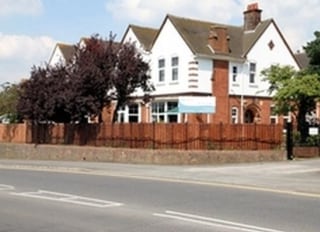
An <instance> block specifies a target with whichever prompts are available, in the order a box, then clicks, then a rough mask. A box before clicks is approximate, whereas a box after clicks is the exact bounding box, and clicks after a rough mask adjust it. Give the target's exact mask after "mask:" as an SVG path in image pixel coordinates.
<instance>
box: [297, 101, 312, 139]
mask: <svg viewBox="0 0 320 232" xmlns="http://www.w3.org/2000/svg"><path fill="white" fill-rule="evenodd" d="M307 112H308V109H307V107H306V104H304V102H301V104H300V107H299V112H298V119H297V121H298V131H299V132H300V142H301V143H305V142H306V140H307V138H308V136H309V125H308V123H307V121H306V114H307Z"/></svg>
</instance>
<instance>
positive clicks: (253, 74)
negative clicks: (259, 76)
mask: <svg viewBox="0 0 320 232" xmlns="http://www.w3.org/2000/svg"><path fill="white" fill-rule="evenodd" d="M256 69H257V65H256V63H250V65H249V82H250V84H253V83H255V78H256Z"/></svg>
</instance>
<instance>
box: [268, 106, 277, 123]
mask: <svg viewBox="0 0 320 232" xmlns="http://www.w3.org/2000/svg"><path fill="white" fill-rule="evenodd" d="M273 109H274V105H271V106H270V124H278V115H277V114H275V113H274V112H273V111H274V110H273Z"/></svg>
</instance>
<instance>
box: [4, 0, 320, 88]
mask: <svg viewBox="0 0 320 232" xmlns="http://www.w3.org/2000/svg"><path fill="white" fill-rule="evenodd" d="M253 2H257V3H258V4H259V7H260V8H261V9H262V10H263V12H262V19H263V20H264V19H269V18H273V19H274V20H275V22H276V24H277V25H278V27H279V28H280V30H281V32H282V33H283V35H284V37H285V39H286V40H287V42H288V44H289V46H290V47H291V49H292V50H293V51H294V52H296V51H298V50H300V51H301V50H303V49H302V47H303V46H305V45H306V44H307V42H309V41H312V40H313V39H314V38H315V37H314V32H315V31H316V30H320V20H319V19H318V18H319V12H320V0H304V1H301V0H282V1H279V0H256V1H254V0H223V1H221V0H198V1H194V0H161V1H152V0H0V85H1V84H2V83H5V82H10V83H18V82H20V81H21V80H22V79H26V78H29V76H30V71H31V68H32V67H33V66H41V65H43V64H45V63H46V62H48V61H49V58H50V56H51V54H52V52H53V49H54V47H55V44H56V43H57V42H62V43H68V44H76V43H77V42H79V40H80V38H82V37H89V36H91V35H93V34H99V35H100V36H102V37H106V38H107V37H108V35H109V33H110V32H112V33H114V34H116V35H117V37H116V40H121V38H122V36H123V34H124V33H125V30H126V29H127V27H128V25H129V24H136V25H141V26H146V27H155V28H159V27H160V26H161V24H162V22H163V20H164V18H165V16H166V14H174V15H177V16H182V17H188V18H193V19H199V20H205V21H212V22H217V23H225V24H230V25H236V26H240V25H242V24H243V11H244V10H245V9H246V6H247V5H248V4H249V3H253Z"/></svg>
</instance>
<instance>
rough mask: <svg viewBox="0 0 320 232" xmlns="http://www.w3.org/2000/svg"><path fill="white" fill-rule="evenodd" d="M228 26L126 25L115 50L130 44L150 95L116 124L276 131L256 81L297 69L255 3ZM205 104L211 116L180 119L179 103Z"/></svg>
mask: <svg viewBox="0 0 320 232" xmlns="http://www.w3.org/2000/svg"><path fill="white" fill-rule="evenodd" d="M243 16H244V21H243V25H240V26H233V25H224V24H220V23H215V22H208V21H201V20H196V19H190V18H184V17H179V16H174V15H167V16H166V17H165V19H164V21H163V23H162V25H161V27H160V28H159V29H158V30H157V29H152V28H144V27H138V26H134V25H129V26H128V28H127V30H126V32H125V34H124V36H123V39H122V42H135V43H136V45H137V47H138V48H139V49H142V50H143V54H144V56H145V59H146V60H147V61H149V63H150V67H151V73H150V74H151V77H152V82H153V84H154V86H155V89H156V90H155V91H154V92H153V93H152V96H151V101H150V102H148V103H146V102H143V100H142V95H141V94H140V95H139V94H138V93H137V94H136V95H134V96H132V97H133V98H134V99H135V101H133V103H132V104H131V105H129V106H127V107H125V108H124V109H122V111H121V112H119V114H120V116H121V117H119V118H120V119H121V121H124V122H212V123H220V122H222V123H254V122H256V123H264V124H268V123H281V122H282V118H281V117H278V116H277V115H274V114H273V113H272V108H273V103H272V96H270V95H269V93H268V91H267V90H268V87H269V84H268V82H266V81H265V80H263V77H262V76H261V75H260V73H261V71H262V70H263V69H265V68H268V67H270V65H272V64H280V65H291V66H293V67H295V68H297V69H299V68H300V67H299V63H298V61H297V59H296V57H295V56H294V54H293V52H292V51H291V49H290V47H289V45H288V43H287V42H286V40H285V38H284V36H283V34H282V33H281V31H280V29H279V27H278V26H277V24H276V22H275V21H274V20H273V19H266V20H262V19H261V18H262V17H261V16H262V10H261V9H259V7H258V4H257V3H253V4H250V5H248V6H247V9H246V10H245V11H244V12H243ZM182 97H187V98H188V97H189V98H195V99H198V100H197V101H194V102H197V103H199V104H201V102H202V100H201V99H203V102H205V101H206V99H210V97H211V99H212V104H213V105H214V108H215V112H214V113H210V114H208V113H203V112H202V111H199V112H196V111H195V112H193V113H184V112H181V111H180V109H179V104H180V99H182Z"/></svg>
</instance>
